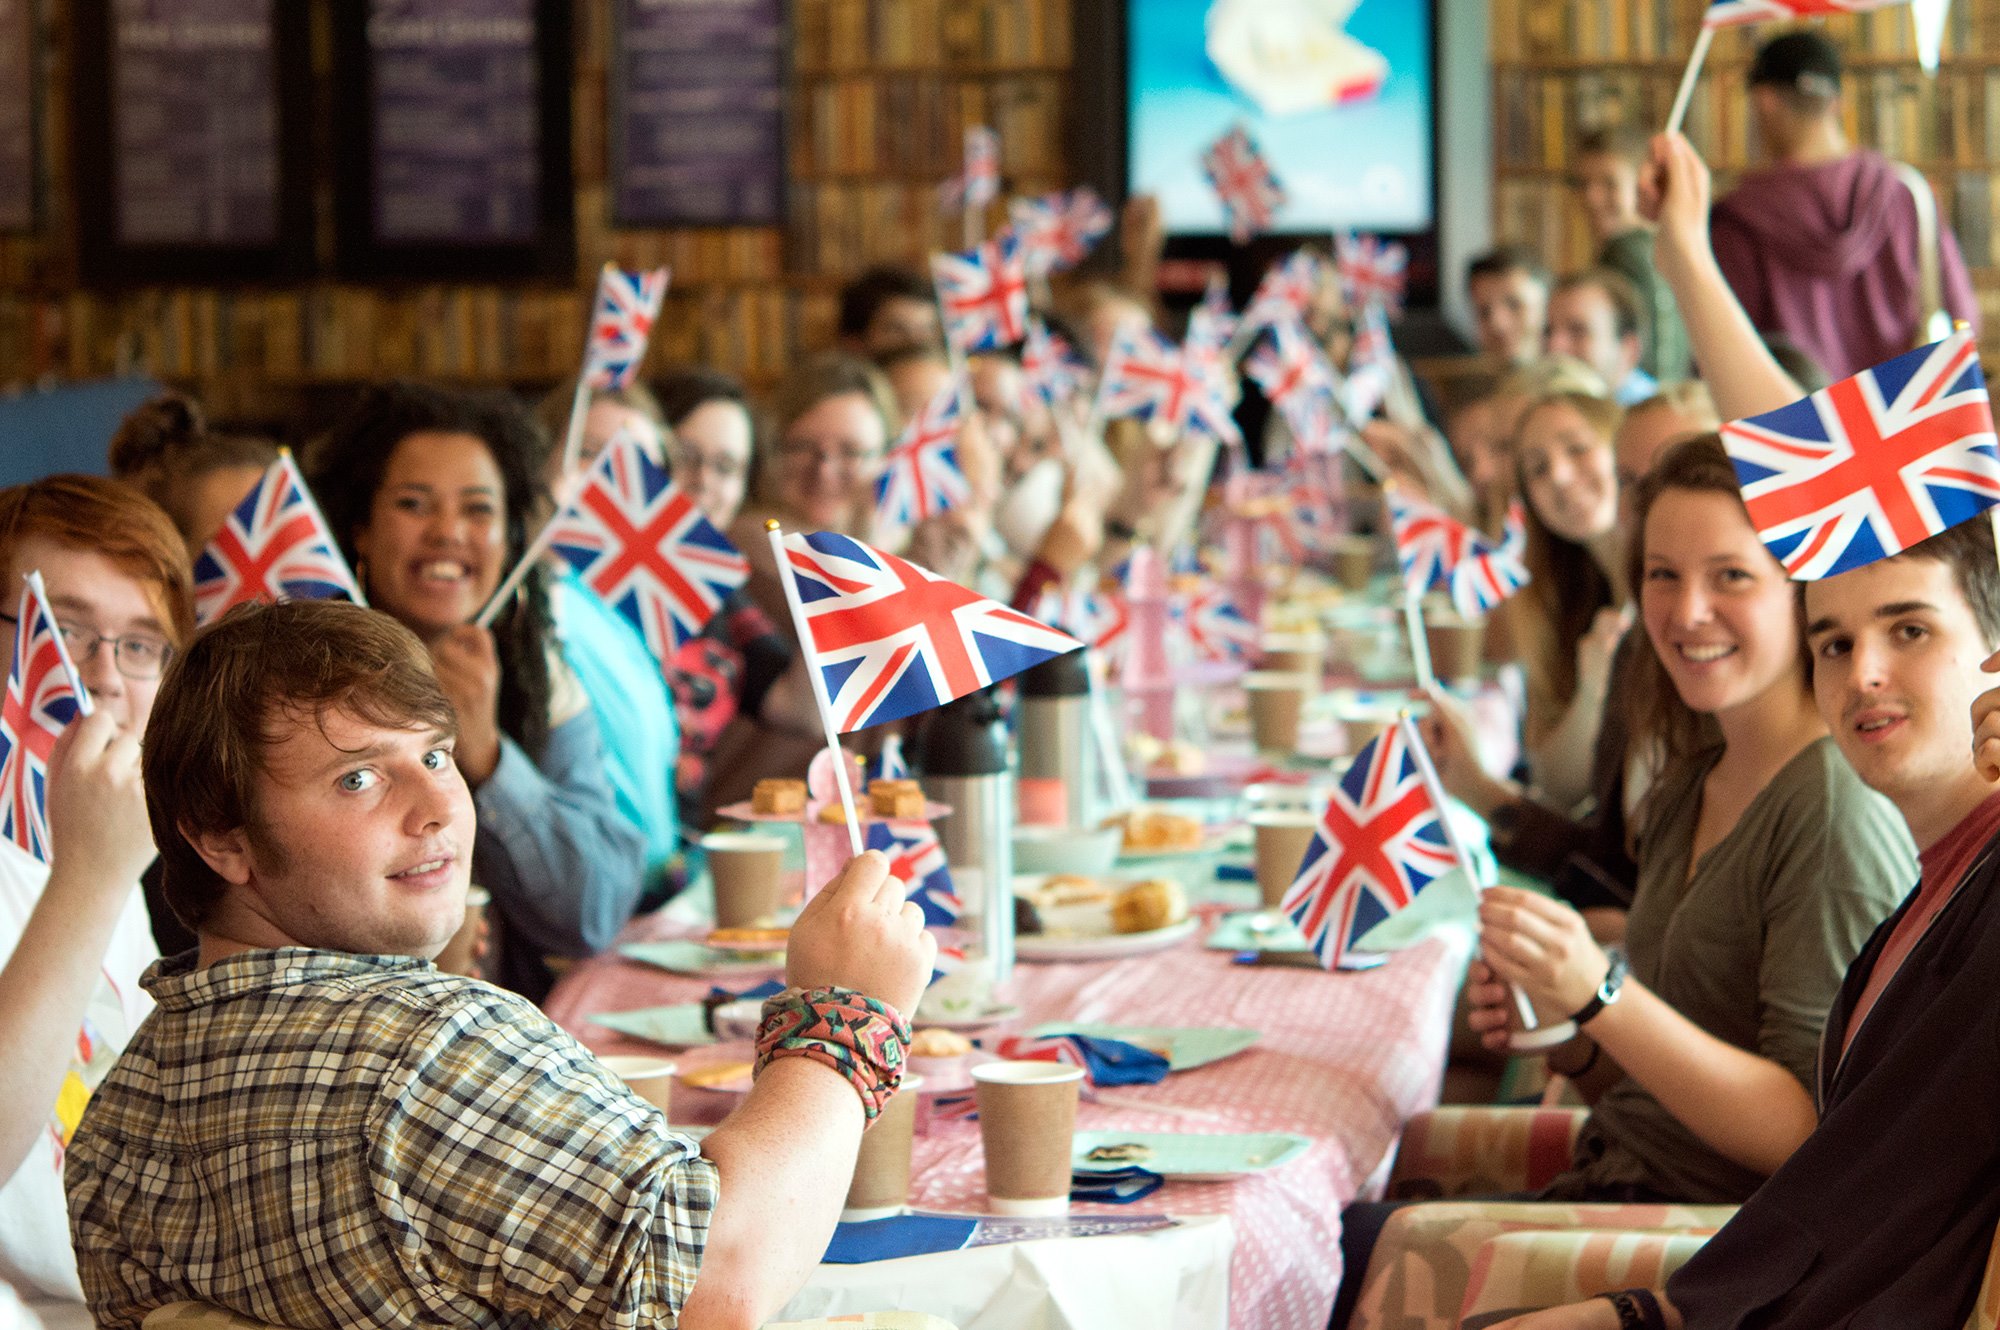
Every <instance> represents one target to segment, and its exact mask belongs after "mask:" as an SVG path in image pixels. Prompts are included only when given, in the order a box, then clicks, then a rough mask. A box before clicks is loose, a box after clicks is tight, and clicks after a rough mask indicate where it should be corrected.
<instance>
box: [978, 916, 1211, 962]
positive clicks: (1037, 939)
mask: <svg viewBox="0 0 2000 1330" xmlns="http://www.w3.org/2000/svg"><path fill="white" fill-rule="evenodd" d="M1200 923H1201V921H1200V920H1199V919H1196V918H1194V917H1193V916H1192V915H1190V916H1189V917H1188V918H1186V919H1183V920H1181V921H1180V922H1179V923H1177V924H1168V925H1167V926H1166V927H1165V928H1155V929H1151V930H1149V931H1147V932H1144V933H1112V934H1110V935H1108V936H1105V937H1043V936H1041V935H1039V934H1035V933H1022V934H1021V935H1020V936H1018V937H1016V938H1015V939H1014V955H1015V956H1016V957H1018V958H1019V959H1021V960H1024V961H1109V960H1117V959H1118V958H1119V957H1121V956H1143V955H1145V954H1146V953H1147V952H1149V951H1164V950H1165V949H1166V948H1168V947H1171V946H1173V945H1175V944H1176V943H1179V942H1184V941H1186V940H1187V939H1188V938H1190V937H1192V936H1194V931H1195V929H1196V928H1197V927H1199V926H1200Z"/></svg>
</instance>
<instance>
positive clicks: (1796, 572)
mask: <svg viewBox="0 0 2000 1330" xmlns="http://www.w3.org/2000/svg"><path fill="white" fill-rule="evenodd" d="M1722 443H1723V446H1724V447H1725V448H1727V449H1728V450H1729V460H1730V461H1731V462H1733V463H1735V465H1736V478H1737V481H1738V482H1739V483H1740V484H1741V485H1742V487H1743V504H1744V506H1745V507H1746V508H1748V509H1749V510H1750V521H1751V524H1752V525H1754V526H1755V527H1756V528H1757V534H1758V536H1759V538H1760V539H1762V540H1763V542H1764V545H1765V547H1766V548H1767V549H1769V550H1770V551H1771V554H1772V556H1773V557H1775V558H1776V559H1777V560H1778V562H1779V563H1782V564H1783V565H1784V566H1785V572H1786V573H1787V574H1789V575H1790V576H1792V577H1794V578H1799V579H1802V580H1808V581H1809V580H1812V579H1814V578H1820V577H1831V576H1833V575H1834V574H1836V573H1844V572H1846V571H1848V570H1849V569H1850V568H1859V567H1861V566H1862V565H1863V564H1867V563H1873V562H1874V561H1875V560H1877V559H1882V558H1887V557H1888V556H1889V555H1892V554H1896V553H1899V552H1900V551H1902V550H1905V549H1908V548H1909V547H1910V546H1912V545H1914V544H1916V543H1917V542H1918V541H1920V540H1923V539H1924V538H1925V537H1927V536H1934V535H1936V534H1937V533H1938V532H1940V531H1943V530H1945V529H1946V528H1948V527H1953V526H1956V525H1958V524H1959V523H1960V522H1963V521H1965V520H1966V519H1967V518H1969V517H1973V516H1975V515H1977V514H1979V513H1981V512H1984V511H1985V510H1986V509H1988V508H1990V507H1992V506H1993V505H1994V504H1995V503H2000V457H1996V440H1995V437H1994V431H1993V409H1992V405H1991V403H1990V402H1989V401H1988V399H1987V394H1986V380H1985V379H1984V378H1983V377H1982V376H1981V375H1980V372H1979V348H1978V346H1977V344H1976V343H1974V341H1973V340H1972V335H1971V334H1970V333H1965V332H1959V333H1953V334H1952V335H1951V336H1950V337H1947V338H1945V339H1944V340H1943V341H1941V342H1934V343H1932V344H1931V345H1930V346H1925V347H1919V348H1918V349H1917V350H1915V351H1907V352H1905V353H1903V354H1902V355H1900V356H1897V357H1896V358H1895V359H1893V360H1887V361H1884V362H1883V363H1882V364H1880V365H1877V366H1875V367H1874V368H1873V369H1867V370H1863V371H1862V372H1861V373H1859V374H1856V375H1855V376H1854V377H1853V378H1850V379H1842V380H1841V381H1840V382H1839V383H1836V384H1834V385H1832V386H1831V387H1828V388H1824V389H1822V390H1821V391H1819V392H1816V393H1814V394H1813V395H1812V396H1811V397H1808V398H1806V399H1805V400H1803V401H1799V402H1794V403H1792V404H1791V405H1790V406H1786V407H1781V408H1779V409H1778V410H1776V411H1770V412H1766V413H1765V414H1763V415H1761V416H1751V417H1750V418H1748V419H1747V420H1738V421H1735V422H1733V423H1731V424H1727V425H1724V426H1723V427H1722Z"/></svg>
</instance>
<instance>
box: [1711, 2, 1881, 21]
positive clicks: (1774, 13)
mask: <svg viewBox="0 0 2000 1330" xmlns="http://www.w3.org/2000/svg"><path fill="white" fill-rule="evenodd" d="M1907 3H1908V0H1713V3H1711V4H1710V5H1709V7H1708V12H1707V13H1705V14H1703V15H1702V16H1701V26H1702V27H1704V28H1733V27H1735V26H1737V25H1738V24H1741V23H1762V22H1763V21H1764V20H1766V19H1774V18H1775V19H1795V18H1810V17H1814V16H1816V15H1827V14H1860V13H1863V12H1865V11H1867V10H1870V9H1887V8H1888V7H1889V6H1890V5H1900V4H1907Z"/></svg>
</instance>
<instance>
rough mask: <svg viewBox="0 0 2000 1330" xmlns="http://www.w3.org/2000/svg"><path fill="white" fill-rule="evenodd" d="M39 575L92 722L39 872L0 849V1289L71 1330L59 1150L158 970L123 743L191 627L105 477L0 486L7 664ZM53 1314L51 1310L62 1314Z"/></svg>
mask: <svg viewBox="0 0 2000 1330" xmlns="http://www.w3.org/2000/svg"><path fill="white" fill-rule="evenodd" d="M37 571H38V572H40V573H41V575H42V579H43V581H44V583H46V585H47V587H48V593H49V600H50V606H51V608H52V609H53V611H54V613H55V618H56V623H57V625H58V627H59V628H60V629H61V631H62V634H63V636H64V638H65V639H66V641H67V645H68V648H69V653H70V657H71V659H72V660H73V661H74V662H75V665H76V668H77V671H78V673H79V674H80V675H81V676H82V678H83V682H84V686H85V687H86V688H88V689H89V690H90V694H91V698H92V700H93V701H94V702H95V703H96V712H95V714H94V715H91V716H89V717H87V718H85V719H81V720H78V721H76V722H74V723H73V724H71V725H70V727H69V728H68V729H67V730H65V731H64V732H63V735H62V737H61V738H60V739H59V740H58V741H57V742H56V746H55V750H54V752H53V753H52V754H51V756H50V759H49V776H48V786H47V789H48V817H49V835H50V841H51V846H50V854H49V862H48V863H47V864H46V865H44V864H43V863H41V862H40V861H39V860H37V859H35V858H34V857H32V856H31V855H29V854H27V853H26V852H25V851H23V850H21V849H19V848H18V847H17V846H16V845H15V844H14V843H13V842H12V841H10V840H7V839H4V838H0V962H4V968H0V1098H3V1099H4V1100H5V1102H6V1104H7V1106H8V1111H7V1112H6V1113H5V1114H0V1180H4V1185H0V1280H4V1281H5V1282H7V1283H11V1284H13V1285H14V1286H15V1287H16V1288H17V1289H18V1290H19V1291H20V1293H21V1294H22V1296H23V1297H24V1298H26V1299H27V1301H28V1304H29V1306H30V1307H33V1308H35V1309H36V1310H37V1311H38V1312H39V1313H40V1315H41V1316H42V1318H43V1319H44V1320H47V1321H49V1322H51V1323H52V1324H53V1323H55V1322H57V1321H70V1322H75V1321H77V1320H79V1319H81V1317H82V1315H83V1309H82V1307H81V1306H80V1305H79V1304H80V1302H81V1300H82V1297H83V1290H82V1289H81V1288H80V1287H79V1286H78V1283H77V1273H76V1258H75V1256H74V1255H73V1254H72V1252H71V1250H70V1244H69V1236H68V1232H69V1230H68V1224H67V1222H66V1220H65V1217H64V1215H65V1211H64V1205H63V1178H62V1169H63V1154H64V1150H65V1148H66V1146H67V1145H68V1142H69V1140H70V1136H71V1133H73V1132H74V1131H75V1130H76V1127H77V1122H78V1119H79V1118H80V1117H81V1115H82V1113H83V1109H84V1105H85V1104H86V1103H87V1102H88V1100H89V1098H90V1094H91V1092H92V1090H93V1089H94V1088H95V1087H96V1085H97V1084H98V1082H99V1081H100V1080H102V1079H103V1077H104V1075H105V1073H106V1072H107V1071H109V1070H110V1067H111V1063H112V1062H113V1061H114V1060H115V1059H116V1058H117V1057H118V1055H119V1052H120V1051H121V1050H122V1049H123V1048H124V1047H125V1043H126V1041H127V1040H128V1039H129V1038H130V1037H131V1035H132V1033H133V1031H134V1030H135V1029H137V1027H138V1025H139V1022H140V1021H141V1020H143V1019H144V1018H145V1016H146V1014H147V1013H148V1012H149V1011H151V1010H152V1006H153V1002H152V999H151V998H149V997H148V996H147V995H146V994H145V992H144V991H143V990H142V989H141V988H140V986H139V976H140V974H141V972H142V971H144V970H145V968H146V967H147V966H148V965H150V964H152V963H153V962H154V961H155V960H157V959H158V958H159V952H158V951H157V950H156V949H155V947H154V944H153V931H152V928H151V926H150V925H149V923H148V919H147V913H146V902H145V899H144V897H143V895H142V893H141V891H140V889H139V886H138V882H139V875H140V873H141V872H142V871H143V870H144V869H145V867H146V865H147V864H148V863H150V862H151V861H152V859H153V857H154V855H153V837H152V832H151V830H150V828H149V826H148V824H147V821H146V803H145V797H144V792H143V791H142V790H141V788H140V782H139V735H140V732H141V731H142V730H144V729H145V726H146V721H147V717H148V716H149V715H150V714H151V713H152V709H153V695H154V693H155V692H156V691H157V690H158V688H159V686H160V673H161V670H162V668H163V667H164V666H165V664H166V662H167V659H168V658H169V657H170V656H171V655H172V653H173V651H174V649H175V648H176V646H178V645H179V644H180V643H181V642H182V641H184V640H185V639H186V637H187V635H188V633H189V632H190V631H191V630H192V628H193V623H194V608H193V595H192V592H191V590H190V586H189V573H188V557H187V550H186V547H185V546H184V545H183V544H182V541H181V537H180V535H179V533H178V532H176V531H175V529H174V526H173V523H172V522H170V521H169V520H168V519H167V515H166V514H165V513H163V512H161V511H160V510H159V509H158V508H156V507H154V506H153V504H151V503H150V502H148V501H147V500H146V499H144V498H142V497H140V495H139V494H138V493H136V492H135V491H133V490H132V489H129V488H127V487H126V486H124V485H120V484H118V483H117V482H115V481H110V480H100V479H97V478H95V477H89V476H54V477H51V478H49V479H46V480H40V481H36V482H34V483H33V484H29V485H17V486H14V487H13V488H11V489H6V490H0V640H4V641H5V642H6V644H7V655H8V656H9V658H11V656H12V643H13V639H14V633H15V622H14V616H15V614H16V613H17V611H18V608H19V605H20V588H21V581H22V578H23V576H24V575H25V574H27V573H30V572H37ZM65 1304H66V1305H65Z"/></svg>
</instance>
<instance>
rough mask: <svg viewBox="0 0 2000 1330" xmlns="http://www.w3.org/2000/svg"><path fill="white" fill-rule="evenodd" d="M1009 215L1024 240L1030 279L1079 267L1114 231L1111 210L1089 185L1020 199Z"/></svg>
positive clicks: (1023, 245) (1022, 245)
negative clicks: (1107, 235) (1107, 234)
mask: <svg viewBox="0 0 2000 1330" xmlns="http://www.w3.org/2000/svg"><path fill="white" fill-rule="evenodd" d="M1007 215H1008V218H1009V219H1010V220H1011V222H1012V224H1013V227H1014V231H1015V233H1016V234H1017V235H1019V236H1020V237H1021V247H1022V249H1023V250H1024V251H1025V252H1026V260H1025V261H1026V263H1027V268H1028V275H1029V276H1030V277H1046V276H1048V275H1049V274H1050V273H1052V272H1058V271H1060V270H1062V269H1064V268H1073V267H1075V266H1076V265H1077V264H1078V263H1080V262H1082V261H1083V259H1084V256H1086V255H1087V254H1089V253H1090V251H1091V250H1092V249H1094V248H1095V247H1096V245H1097V242H1098V241H1100V240H1102V239H1103V238H1104V236H1105V235H1106V233H1108V232H1109V231H1110V230H1111V209H1110V208H1109V207H1107V206H1105V203H1104V200H1103V199H1101V198H1099V197H1098V196H1097V191H1096V190H1094V189H1092V188H1091V187H1090V186H1088V185H1079V186H1077V187H1076V188H1075V189H1072V190H1069V191H1067V192H1064V193H1057V194H1044V195H1042V196H1041V197H1040V198H1034V199H1016V200H1014V202H1013V204H1012V205H1011V206H1010V207H1009V208H1008V210H1007Z"/></svg>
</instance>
